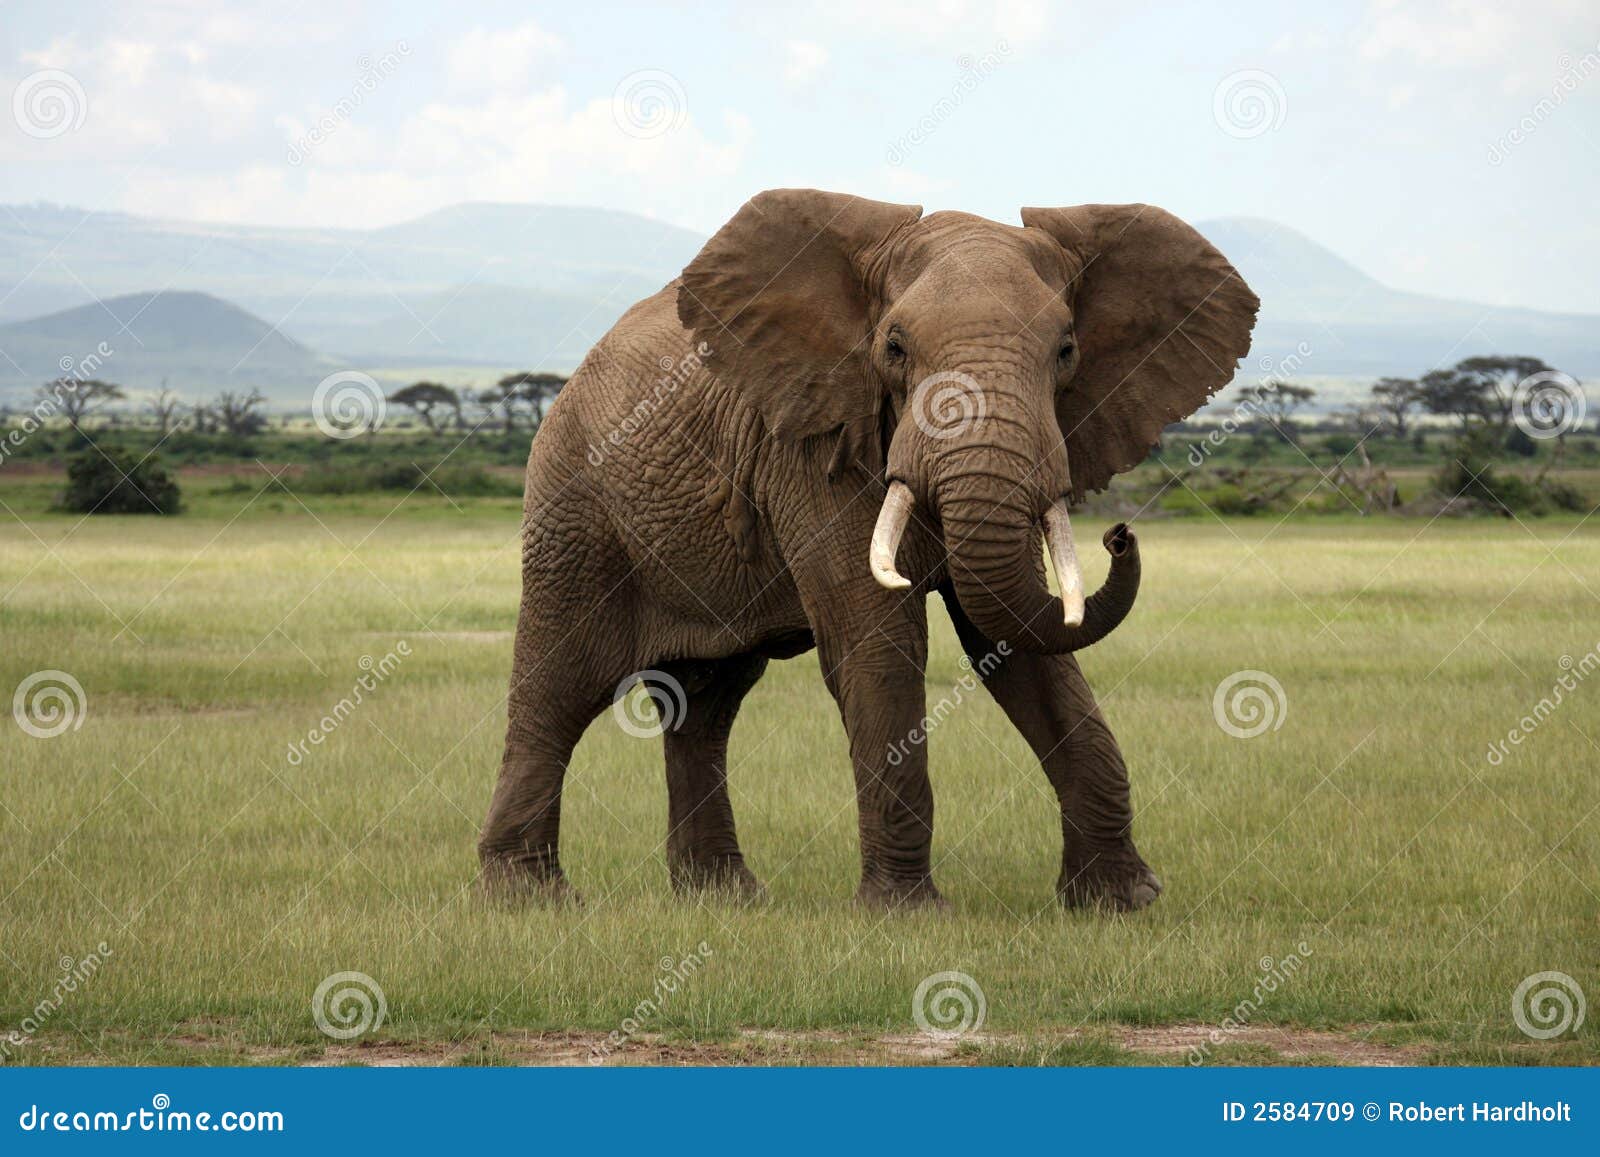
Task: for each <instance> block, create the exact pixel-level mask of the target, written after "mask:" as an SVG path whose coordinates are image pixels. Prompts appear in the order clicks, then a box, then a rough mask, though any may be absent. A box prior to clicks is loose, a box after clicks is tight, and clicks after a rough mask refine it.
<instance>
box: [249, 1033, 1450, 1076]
mask: <svg viewBox="0 0 1600 1157" xmlns="http://www.w3.org/2000/svg"><path fill="white" fill-rule="evenodd" d="M1213 1031H1215V1030H1214V1028H1213V1026H1210V1025H1200V1024H1187V1025H1169V1026H1162V1027H1159V1028H1130V1027H1120V1028H1114V1029H1111V1030H1110V1031H1109V1032H1108V1031H1105V1030H1094V1031H1070V1032H1054V1033H1040V1034H1028V1035H1025V1034H1012V1033H985V1032H979V1033H968V1034H965V1035H963V1036H959V1037H941V1036H935V1035H933V1034H930V1033H887V1034H851V1033H844V1032H825V1031H812V1032H796V1031H788V1030H778V1029H744V1030H741V1031H740V1032H739V1034H738V1035H737V1036H735V1037H733V1038H731V1039H727V1040H720V1041H703V1042H702V1041H686V1040H677V1039H666V1038H663V1037H661V1036H658V1035H655V1034H648V1033H646V1034H641V1035H640V1036H637V1037H634V1038H633V1039H631V1040H629V1041H628V1042H627V1043H626V1044H624V1045H622V1046H620V1047H618V1046H615V1045H609V1047H608V1044H609V1038H608V1036H607V1034H605V1033H600V1032H551V1033H494V1034H491V1035H489V1036H486V1037H477V1036H475V1037H471V1038H468V1039H466V1040H463V1041H460V1042H458V1043H452V1042H449V1041H432V1042H415V1041H392V1040H376V1041H361V1042H358V1043H355V1044H348V1045H342V1044H341V1045H330V1046H329V1047H328V1048H327V1049H326V1050H325V1051H324V1052H323V1054H322V1055H321V1056H320V1057H318V1058H316V1059H314V1060H310V1061H306V1062H304V1063H306V1064H308V1065H310V1066H314V1067H325V1066H332V1065H371V1066H374V1067H402V1066H418V1065H472V1064H484V1065H550V1066H577V1065H907V1064H910V1065H926V1064H933V1065H982V1064H990V1063H994V1062H995V1060H996V1057H995V1055H994V1054H995V1053H996V1052H997V1051H1003V1050H1007V1049H1012V1048H1020V1047H1024V1046H1026V1047H1028V1048H1029V1049H1033V1048H1038V1047H1040V1046H1044V1047H1049V1046H1051V1045H1061V1044H1070V1043H1073V1042H1091V1041H1093V1042H1102V1043H1112V1044H1117V1045H1120V1046H1121V1047H1122V1048H1124V1049H1127V1050H1129V1051H1130V1052H1132V1053H1134V1054H1136V1055H1135V1056H1133V1057H1131V1058H1130V1060H1133V1061H1134V1062H1135V1063H1138V1062H1140V1061H1144V1062H1145V1063H1152V1064H1160V1063H1167V1064H1170V1063H1172V1062H1173V1060H1174V1059H1176V1058H1180V1057H1181V1058H1187V1057H1189V1056H1190V1055H1191V1054H1192V1051H1193V1050H1195V1049H1197V1048H1205V1047H1207V1045H1208V1042H1210V1040H1211V1034H1212V1033H1213ZM1371 1031H1372V1028H1371V1026H1356V1027H1353V1028H1351V1029H1349V1030H1346V1031H1342V1032H1333V1031H1325V1030H1312V1029H1292V1028H1245V1029H1239V1030H1237V1031H1234V1032H1231V1033H1228V1034H1227V1035H1226V1037H1225V1038H1224V1039H1223V1041H1222V1045H1221V1047H1223V1048H1227V1049H1230V1050H1235V1051H1236V1050H1238V1049H1241V1048H1249V1049H1253V1050H1258V1051H1259V1054H1260V1055H1259V1057H1258V1058H1252V1060H1253V1061H1256V1062H1257V1063H1272V1061H1273V1059H1274V1058H1275V1059H1277V1060H1279V1061H1283V1062H1305V1061H1310V1060H1316V1061H1320V1062H1324V1063H1328V1064H1336V1065H1364V1066H1393V1065H1407V1064H1415V1063H1417V1062H1418V1060H1419V1059H1421V1058H1422V1057H1424V1056H1426V1054H1427V1052H1428V1050H1427V1049H1426V1047H1424V1046H1420V1045H1405V1046H1396V1045H1388V1044H1383V1043H1380V1042H1377V1041H1373V1040H1371V1039H1369V1034H1370V1033H1371ZM1210 1047H1211V1049H1212V1050H1213V1053H1214V1052H1215V1051H1216V1050H1217V1048H1218V1046H1217V1045H1215V1044H1211V1045H1210ZM246 1051H247V1052H249V1051H250V1050H248V1049H247V1050H246ZM1139 1054H1142V1055H1139ZM263 1059H267V1058H265V1057H264V1058H263Z"/></svg>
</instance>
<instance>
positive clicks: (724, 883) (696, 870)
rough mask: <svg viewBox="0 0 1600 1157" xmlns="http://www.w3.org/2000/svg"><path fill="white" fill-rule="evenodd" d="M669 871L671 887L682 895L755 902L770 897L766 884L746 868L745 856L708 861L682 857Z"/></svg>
mask: <svg viewBox="0 0 1600 1157" xmlns="http://www.w3.org/2000/svg"><path fill="white" fill-rule="evenodd" d="M670 873H671V877H672V890H673V891H674V892H676V893H678V895H680V896H687V895H694V894H699V895H703V896H707V897H712V898H723V899H729V900H733V901H735V902H737V903H741V904H756V903H760V902H762V901H764V900H765V899H766V898H767V889H766V887H765V885H763V884H762V883H761V881H760V880H758V879H756V877H755V873H754V872H752V871H751V870H750V869H749V868H747V867H745V864H744V857H743V856H741V855H738V854H735V855H732V856H718V857H716V858H715V859H712V860H709V861H704V860H681V861H679V862H677V863H674V864H673V865H672V867H671V869H670Z"/></svg>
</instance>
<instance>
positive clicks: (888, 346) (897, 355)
mask: <svg viewBox="0 0 1600 1157" xmlns="http://www.w3.org/2000/svg"><path fill="white" fill-rule="evenodd" d="M883 352H884V353H886V354H887V355H889V360H890V361H895V362H897V361H899V360H900V359H901V358H903V357H905V356H906V347H905V346H904V345H902V344H901V342H900V339H899V337H897V336H896V335H895V334H890V335H889V340H888V341H886V342H884V344H883Z"/></svg>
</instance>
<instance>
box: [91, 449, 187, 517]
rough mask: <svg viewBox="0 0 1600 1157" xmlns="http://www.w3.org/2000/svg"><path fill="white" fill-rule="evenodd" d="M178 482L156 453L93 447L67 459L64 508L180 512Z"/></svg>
mask: <svg viewBox="0 0 1600 1157" xmlns="http://www.w3.org/2000/svg"><path fill="white" fill-rule="evenodd" d="M182 505H183V503H182V499H181V497H180V496H179V494H178V483H177V481H176V480H175V479H174V478H173V477H172V476H171V475H169V474H168V473H167V472H166V471H165V470H163V469H162V468H161V464H160V462H159V461H158V460H157V459H156V457H155V455H153V454H151V455H148V456H146V457H145V458H143V459H137V458H132V457H130V456H128V455H126V454H123V453H122V452H120V451H117V450H110V451H105V450H97V449H94V448H92V447H91V448H90V449H88V450H84V451H81V452H80V453H78V454H76V455H74V456H73V457H72V459H71V460H70V461H69V462H68V463H67V489H66V491H65V493H63V494H62V496H61V508H62V509H63V510H70V511H72V512H73V513H75V514H177V513H178V511H179V510H180V509H181V508H182Z"/></svg>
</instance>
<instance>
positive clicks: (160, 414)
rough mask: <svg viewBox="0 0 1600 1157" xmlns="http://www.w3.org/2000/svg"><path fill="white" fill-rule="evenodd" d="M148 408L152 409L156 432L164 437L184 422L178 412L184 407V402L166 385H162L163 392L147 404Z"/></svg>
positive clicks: (151, 414) (151, 413)
mask: <svg viewBox="0 0 1600 1157" xmlns="http://www.w3.org/2000/svg"><path fill="white" fill-rule="evenodd" d="M147 408H148V409H149V411H150V416H151V418H153V419H154V420H155V424H156V433H157V434H159V435H160V436H161V437H162V438H165V437H166V436H167V435H168V434H170V433H171V432H172V431H173V430H175V429H177V428H178V426H179V425H181V424H182V421H183V419H182V418H180V417H179V416H178V413H179V411H180V410H182V409H183V403H182V402H181V401H179V400H178V395H177V394H175V393H173V392H172V391H171V390H169V389H167V388H166V387H165V386H162V387H161V392H160V393H159V394H157V395H156V396H155V397H154V398H153V399H151V401H150V402H149V403H148V404H147Z"/></svg>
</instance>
